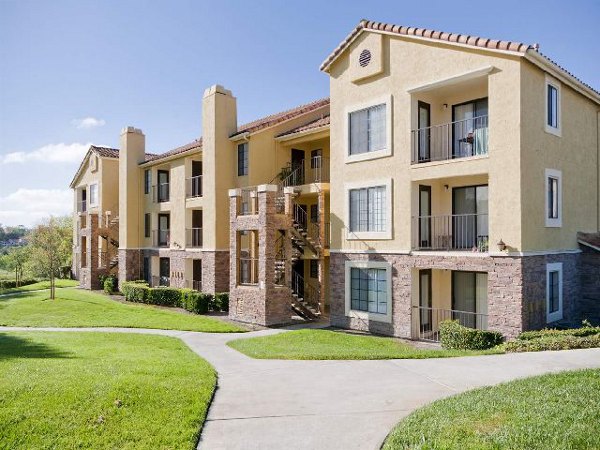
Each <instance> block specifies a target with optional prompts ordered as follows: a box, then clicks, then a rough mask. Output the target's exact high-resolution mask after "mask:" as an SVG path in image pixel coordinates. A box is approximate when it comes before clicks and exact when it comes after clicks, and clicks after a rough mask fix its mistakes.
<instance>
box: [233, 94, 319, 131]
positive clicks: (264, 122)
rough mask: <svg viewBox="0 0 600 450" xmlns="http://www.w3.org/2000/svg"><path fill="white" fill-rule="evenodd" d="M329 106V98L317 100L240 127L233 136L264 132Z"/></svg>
mask: <svg viewBox="0 0 600 450" xmlns="http://www.w3.org/2000/svg"><path fill="white" fill-rule="evenodd" d="M325 106H329V97H327V98H322V99H320V100H315V101H314V102H310V103H306V104H304V105H300V106H296V107H295V108H292V109H288V110H287V111H282V112H279V113H277V114H271V115H270V116H267V117H263V118H262V119H258V120H255V121H253V122H250V123H247V124H245V125H242V126H240V127H238V130H237V132H235V133H233V134H232V136H236V135H238V134H241V133H254V132H255V131H258V130H262V129H263V128H267V127H271V126H273V125H277V124H279V123H281V122H285V121H286V120H290V119H293V118H295V117H298V116H301V115H302V114H306V113H309V112H312V111H315V110H317V109H319V108H323V107H325Z"/></svg>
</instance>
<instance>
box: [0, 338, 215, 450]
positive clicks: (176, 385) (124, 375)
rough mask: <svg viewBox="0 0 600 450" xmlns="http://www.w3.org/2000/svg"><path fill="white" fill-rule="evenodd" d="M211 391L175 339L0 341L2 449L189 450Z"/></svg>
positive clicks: (211, 377)
mask: <svg viewBox="0 0 600 450" xmlns="http://www.w3.org/2000/svg"><path fill="white" fill-rule="evenodd" d="M167 362H168V363H167ZM215 382H216V374H215V371H214V370H213V368H212V367H211V366H210V365H209V364H208V363H207V362H206V361H204V360H203V359H201V358H199V357H198V356H196V355H195V354H194V353H193V352H192V351H191V350H190V349H189V348H188V347H186V346H185V345H184V344H183V343H182V342H181V341H179V340H178V339H175V338H169V337H164V336H146V335H132V334H111V333H71V332H62V333H60V332H56V333H43V332H22V333H21V332H19V333H13V332H10V333H0V448H3V449H4V448H5V449H75V448H94V449H116V448H118V449H190V450H191V449H193V448H194V445H195V443H196V441H197V438H198V435H199V431H200V428H201V426H202V424H203V422H204V418H205V416H206V412H207V409H208V406H209V404H210V401H211V398H212V393H213V390H214V388H215Z"/></svg>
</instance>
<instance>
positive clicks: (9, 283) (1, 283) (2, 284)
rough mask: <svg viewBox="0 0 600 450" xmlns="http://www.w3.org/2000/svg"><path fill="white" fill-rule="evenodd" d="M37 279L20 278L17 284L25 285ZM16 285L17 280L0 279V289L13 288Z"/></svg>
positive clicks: (35, 281)
mask: <svg viewBox="0 0 600 450" xmlns="http://www.w3.org/2000/svg"><path fill="white" fill-rule="evenodd" d="M37 282H38V280H33V279H26V280H21V282H20V283H19V286H27V285H28V284H33V283H37ZM16 287H17V282H16V281H15V280H0V289H13V288H16Z"/></svg>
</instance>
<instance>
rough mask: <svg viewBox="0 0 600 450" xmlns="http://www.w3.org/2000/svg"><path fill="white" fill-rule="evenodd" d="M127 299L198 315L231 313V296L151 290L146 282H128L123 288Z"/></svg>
mask: <svg viewBox="0 0 600 450" xmlns="http://www.w3.org/2000/svg"><path fill="white" fill-rule="evenodd" d="M121 291H122V292H123V295H124V296H125V299H126V300H127V301H130V302H137V303H147V304H150V305H160V306H176V307H180V308H184V309H186V310H187V311H190V312H193V313H196V314H206V313H207V312H208V311H229V294H228V293H226V292H223V293H218V294H216V295H214V296H213V295H212V294H205V293H203V292H197V291H193V290H191V289H178V288H172V287H157V288H151V287H150V286H148V283H146V282H145V281H127V282H124V283H123V284H122V286H121Z"/></svg>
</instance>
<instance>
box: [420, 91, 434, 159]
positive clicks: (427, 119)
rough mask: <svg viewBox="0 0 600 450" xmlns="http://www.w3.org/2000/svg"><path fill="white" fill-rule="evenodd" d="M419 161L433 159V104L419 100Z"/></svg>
mask: <svg viewBox="0 0 600 450" xmlns="http://www.w3.org/2000/svg"><path fill="white" fill-rule="evenodd" d="M417 127H418V128H419V155H418V156H419V159H418V160H419V162H425V161H431V128H429V127H431V106H430V105H429V103H425V102H419V117H418V125H417Z"/></svg>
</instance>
